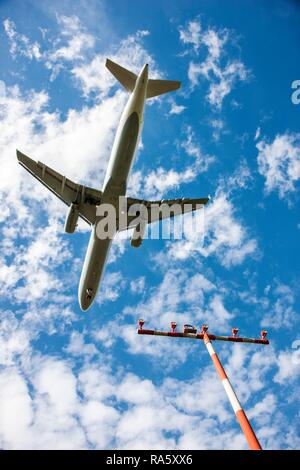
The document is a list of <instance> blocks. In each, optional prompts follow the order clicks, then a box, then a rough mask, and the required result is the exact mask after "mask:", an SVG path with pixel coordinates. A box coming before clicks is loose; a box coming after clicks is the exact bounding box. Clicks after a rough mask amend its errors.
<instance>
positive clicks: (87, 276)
mask: <svg viewBox="0 0 300 470" xmlns="http://www.w3.org/2000/svg"><path fill="white" fill-rule="evenodd" d="M147 82H148V65H147V64H146V65H144V67H143V69H142V71H141V73H140V74H139V76H138V78H137V81H136V85H135V88H134V90H133V92H132V94H131V95H130V98H129V100H128V102H127V104H126V106H125V108H124V111H123V113H122V116H121V119H120V123H119V126H118V129H117V133H116V137H115V140H114V144H113V148H112V152H111V156H110V160H109V164H108V168H107V171H106V175H105V179H104V183H103V189H102V192H103V197H102V201H101V203H102V204H103V203H112V204H114V203H115V201H116V200H118V198H119V196H125V194H126V188H127V181H128V177H129V173H130V170H131V167H132V164H133V161H134V156H135V152H136V149H137V146H138V143H139V139H140V134H141V130H142V126H143V115H144V105H145V100H146V91H147ZM100 218H101V216H97V217H96V222H95V224H94V225H93V227H92V231H91V236H90V241H89V245H88V248H87V252H86V256H85V260H84V264H83V268H82V273H81V278H80V283H79V290H78V300H79V304H80V307H81V309H82V310H87V309H88V308H89V306H90V305H91V303H92V302H93V300H94V298H95V296H96V293H97V290H98V286H99V284H100V281H101V278H102V275H103V272H104V268H105V264H106V261H107V257H108V253H109V249H110V246H111V243H112V237H109V238H106V239H103V240H101V239H100V238H98V236H97V233H96V229H97V223H98V222H99V220H100Z"/></svg>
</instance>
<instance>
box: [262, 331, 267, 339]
mask: <svg viewBox="0 0 300 470" xmlns="http://www.w3.org/2000/svg"><path fill="white" fill-rule="evenodd" d="M267 334H268V332H267V331H266V330H262V331H261V333H260V335H261V339H266V336H267Z"/></svg>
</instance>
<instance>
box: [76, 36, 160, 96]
mask: <svg viewBox="0 0 300 470" xmlns="http://www.w3.org/2000/svg"><path fill="white" fill-rule="evenodd" d="M146 33H147V32H145V31H137V32H136V33H135V34H133V35H129V36H127V37H126V38H125V39H123V40H122V41H121V42H120V44H119V46H118V48H117V50H116V52H112V53H110V54H109V58H110V59H111V60H113V61H114V62H117V63H119V64H120V65H122V66H123V67H125V68H127V69H129V70H131V71H132V72H134V73H139V72H140V70H141V68H142V66H143V65H144V64H145V63H148V64H149V69H150V73H151V77H157V76H158V75H160V74H159V72H158V71H157V66H156V63H155V61H154V59H153V57H152V56H151V55H150V54H149V53H148V52H147V50H146V49H145V48H144V47H143V44H142V38H143V37H144V36H146V35H147V34H146ZM106 58H107V55H105V54H97V55H96V56H94V58H93V59H92V61H91V62H90V63H85V64H79V65H77V66H75V67H74V68H73V69H72V73H73V75H74V76H75V77H76V79H77V80H78V82H79V84H80V86H81V87H82V89H83V92H84V95H85V96H88V95H90V94H91V93H95V94H96V95H97V96H98V97H100V98H103V97H104V96H106V94H107V93H108V91H109V89H110V88H111V87H112V86H114V85H115V84H116V79H115V78H114V77H113V76H112V75H111V73H110V72H109V71H108V70H107V69H106V67H105V62H106Z"/></svg>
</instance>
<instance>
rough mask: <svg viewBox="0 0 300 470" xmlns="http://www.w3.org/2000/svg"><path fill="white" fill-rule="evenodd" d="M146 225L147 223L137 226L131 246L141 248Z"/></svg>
mask: <svg viewBox="0 0 300 470" xmlns="http://www.w3.org/2000/svg"><path fill="white" fill-rule="evenodd" d="M146 226H147V224H146V223H143V224H141V225H140V224H139V225H137V226H136V227H135V229H134V232H133V234H132V238H131V242H130V244H131V246H133V247H134V248H139V247H140V246H141V244H142V243H143V239H144V235H145V231H146Z"/></svg>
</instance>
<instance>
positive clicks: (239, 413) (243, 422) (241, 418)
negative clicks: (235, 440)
mask: <svg viewBox="0 0 300 470" xmlns="http://www.w3.org/2000/svg"><path fill="white" fill-rule="evenodd" d="M203 340H204V344H205V346H206V348H207V350H208V352H209V354H210V357H211V359H212V361H213V363H214V366H215V368H216V370H217V372H218V374H219V377H220V379H221V381H222V384H223V387H224V389H225V392H226V394H227V396H228V399H229V401H230V403H231V406H232V408H233V410H234V412H235V416H236V418H237V420H238V422H239V424H240V426H241V428H242V431H243V433H244V434H245V437H246V439H247V442H248V444H249V447H250V449H251V450H262V448H261V445H260V443H259V442H258V439H257V437H256V435H255V433H254V431H253V429H252V427H251V424H250V423H249V421H248V418H247V416H246V413H245V412H244V410H243V408H242V406H241V404H240V402H239V400H238V398H237V396H236V394H235V392H234V390H233V388H232V385H231V383H230V382H229V379H228V377H227V375H226V372H225V370H224V369H223V366H222V364H221V362H220V359H219V358H218V355H217V353H216V352H215V350H214V348H213V345H212V344H211V341H210V339H209V336H208V334H207V333H206V331H205V330H204V331H203Z"/></svg>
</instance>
